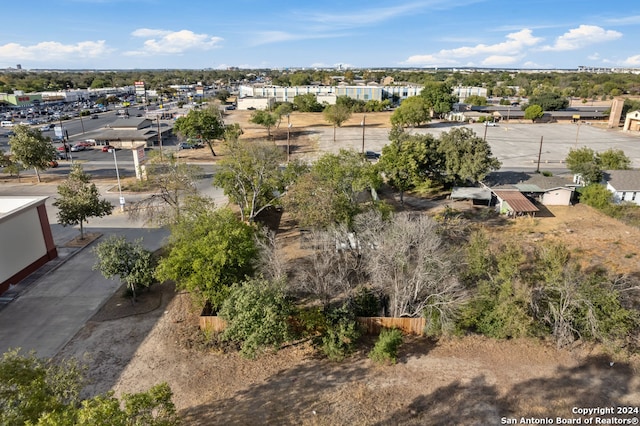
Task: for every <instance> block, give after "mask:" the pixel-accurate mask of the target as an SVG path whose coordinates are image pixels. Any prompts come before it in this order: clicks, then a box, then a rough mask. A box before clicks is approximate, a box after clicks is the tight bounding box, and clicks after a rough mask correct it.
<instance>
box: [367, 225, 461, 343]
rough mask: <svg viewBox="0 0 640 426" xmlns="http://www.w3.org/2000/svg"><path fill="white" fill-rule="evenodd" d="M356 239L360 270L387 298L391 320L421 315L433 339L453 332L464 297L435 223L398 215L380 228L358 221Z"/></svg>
mask: <svg viewBox="0 0 640 426" xmlns="http://www.w3.org/2000/svg"><path fill="white" fill-rule="evenodd" d="M363 219H364V220H363ZM356 235H357V236H358V238H359V241H360V245H361V246H362V250H363V255H362V259H363V262H364V265H363V268H364V270H365V271H367V272H368V273H369V276H370V278H371V283H372V285H374V286H375V287H377V288H378V289H379V290H380V291H382V292H383V293H384V294H385V295H387V296H388V297H389V314H390V316H393V317H401V316H409V317H416V316H423V315H424V316H425V317H426V318H427V320H428V322H429V328H430V329H432V330H433V332H434V333H440V332H448V331H451V330H452V329H453V326H454V323H455V319H456V317H457V312H458V310H459V309H460V307H461V306H462V304H463V303H464V301H466V299H467V293H466V291H465V289H464V286H463V285H462V284H461V283H460V282H459V281H458V279H457V277H456V273H455V272H454V264H453V262H452V258H451V256H450V254H449V253H447V251H446V250H445V247H444V243H443V240H442V238H441V236H440V234H439V229H438V225H437V224H436V222H435V221H434V220H433V219H431V218H430V217H429V216H427V215H418V216H416V215H413V216H412V215H408V214H396V215H395V216H394V217H393V218H392V219H391V220H389V221H388V222H383V221H382V220H381V219H377V220H376V219H372V218H371V216H370V215H367V216H366V217H365V218H360V219H359V220H357V222H356Z"/></svg>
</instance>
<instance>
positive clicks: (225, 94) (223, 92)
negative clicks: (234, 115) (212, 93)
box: [216, 89, 231, 104]
mask: <svg viewBox="0 0 640 426" xmlns="http://www.w3.org/2000/svg"><path fill="white" fill-rule="evenodd" d="M229 96H231V93H229V91H228V90H227V89H220V90H218V93H216V99H217V100H219V101H220V102H222V103H223V104H226V103H227V99H229Z"/></svg>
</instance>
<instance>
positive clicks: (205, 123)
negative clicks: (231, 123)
mask: <svg viewBox="0 0 640 426" xmlns="http://www.w3.org/2000/svg"><path fill="white" fill-rule="evenodd" d="M173 128H174V130H175V131H176V132H178V133H179V134H180V135H182V136H183V137H185V138H191V139H201V140H203V141H204V142H205V143H206V144H207V146H208V147H209V149H210V150H211V155H213V156H214V157H215V156H216V153H215V151H214V150H213V141H214V140H215V139H223V137H224V131H225V129H224V123H223V122H222V119H221V118H220V111H218V110H217V109H216V108H215V107H209V108H207V109H192V110H191V111H189V113H188V114H187V115H186V116H184V117H180V118H178V119H177V120H176V122H175V123H174V125H173Z"/></svg>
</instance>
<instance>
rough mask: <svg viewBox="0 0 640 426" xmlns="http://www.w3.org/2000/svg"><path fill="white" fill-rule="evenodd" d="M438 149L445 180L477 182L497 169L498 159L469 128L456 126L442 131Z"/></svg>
mask: <svg viewBox="0 0 640 426" xmlns="http://www.w3.org/2000/svg"><path fill="white" fill-rule="evenodd" d="M438 140H439V146H438V151H439V152H440V153H442V155H443V161H444V163H443V166H444V167H443V175H444V179H445V181H448V182H463V181H471V182H478V181H480V180H482V179H483V178H484V177H485V176H486V175H487V174H488V173H489V172H491V171H492V170H498V169H499V168H500V166H501V163H500V161H498V159H497V158H496V157H494V156H493V154H492V153H491V147H490V146H489V144H488V143H487V141H485V140H484V139H482V138H481V137H478V136H477V135H476V134H475V133H474V132H473V131H472V130H471V129H467V128H458V129H452V130H450V131H449V132H443V133H442V134H441V135H440V137H439V139H438Z"/></svg>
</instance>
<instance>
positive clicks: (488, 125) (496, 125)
mask: <svg viewBox="0 0 640 426" xmlns="http://www.w3.org/2000/svg"><path fill="white" fill-rule="evenodd" d="M484 125H485V126H487V127H498V123H496V122H495V121H485V122H484Z"/></svg>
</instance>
